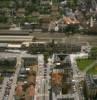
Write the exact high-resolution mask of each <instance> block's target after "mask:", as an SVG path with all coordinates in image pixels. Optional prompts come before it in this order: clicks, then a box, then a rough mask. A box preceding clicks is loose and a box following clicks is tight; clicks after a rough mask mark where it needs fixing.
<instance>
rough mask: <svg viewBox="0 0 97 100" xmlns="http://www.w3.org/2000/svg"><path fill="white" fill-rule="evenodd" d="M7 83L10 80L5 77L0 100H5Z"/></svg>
mask: <svg viewBox="0 0 97 100" xmlns="http://www.w3.org/2000/svg"><path fill="white" fill-rule="evenodd" d="M7 81H8V78H7V77H5V78H4V80H3V84H2V89H1V93H0V100H3V97H4V93H5V88H6V85H7Z"/></svg>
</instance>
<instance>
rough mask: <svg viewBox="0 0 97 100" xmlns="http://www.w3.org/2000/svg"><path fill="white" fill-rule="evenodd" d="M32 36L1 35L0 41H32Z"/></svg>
mask: <svg viewBox="0 0 97 100" xmlns="http://www.w3.org/2000/svg"><path fill="white" fill-rule="evenodd" d="M32 39H33V36H19V35H18V36H16V35H15V36H14V35H11V36H9V35H6V36H5V35H2V36H0V41H11V42H13V41H19V42H24V41H25V42H32Z"/></svg>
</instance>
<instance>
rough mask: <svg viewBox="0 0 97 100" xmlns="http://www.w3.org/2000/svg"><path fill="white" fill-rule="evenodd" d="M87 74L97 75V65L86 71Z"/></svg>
mask: <svg viewBox="0 0 97 100" xmlns="http://www.w3.org/2000/svg"><path fill="white" fill-rule="evenodd" d="M87 73H88V74H92V75H95V74H97V64H96V65H95V66H94V67H92V68H91V69H90V70H88V72H87Z"/></svg>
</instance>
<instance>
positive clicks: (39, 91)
mask: <svg viewBox="0 0 97 100" xmlns="http://www.w3.org/2000/svg"><path fill="white" fill-rule="evenodd" d="M49 68H50V66H49V64H47V66H46V65H44V56H43V55H38V72H37V77H36V86H35V98H34V100H50V99H49V88H50V87H49V72H50V69H49Z"/></svg>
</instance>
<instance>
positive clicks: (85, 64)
mask: <svg viewBox="0 0 97 100" xmlns="http://www.w3.org/2000/svg"><path fill="white" fill-rule="evenodd" d="M76 61H77V66H78V67H79V69H80V70H81V71H83V70H84V69H85V68H86V67H88V66H89V65H90V64H92V63H93V62H94V59H77V60H76Z"/></svg>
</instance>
